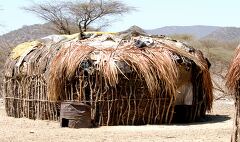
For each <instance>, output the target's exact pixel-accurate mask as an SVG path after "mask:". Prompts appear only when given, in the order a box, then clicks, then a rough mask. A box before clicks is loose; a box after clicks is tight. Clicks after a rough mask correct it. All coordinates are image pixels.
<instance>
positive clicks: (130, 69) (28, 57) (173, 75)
mask: <svg viewBox="0 0 240 142" xmlns="http://www.w3.org/2000/svg"><path fill="white" fill-rule="evenodd" d="M77 37H78V35H77V34H75V35H70V36H64V35H63V36H56V35H53V36H48V37H46V38H43V39H40V40H38V41H32V42H28V43H23V44H20V45H18V46H17V47H16V48H15V49H14V50H13V51H12V54H11V56H10V58H9V59H8V61H7V63H6V65H5V83H4V87H5V104H6V112H7V115H8V116H13V117H27V118H31V119H48V120H59V117H60V113H62V114H66V113H67V111H68V110H76V111H77V113H78V114H79V115H78V116H77V117H78V118H79V119H80V118H84V121H88V123H91V124H89V125H88V127H90V126H92V125H138V124H161V123H171V122H172V121H175V120H184V121H188V122H191V121H195V120H196V119H197V118H200V117H203V116H204V115H205V114H206V111H210V110H211V107H212V101H213V97H212V95H213V94H212V83H211V78H210V74H209V62H208V61H207V59H206V58H204V56H203V55H202V53H201V52H200V51H199V50H196V49H194V48H192V47H191V46H189V45H187V44H185V43H183V42H180V41H177V40H172V39H170V38H167V37H165V36H148V35H141V34H139V33H134V34H117V33H101V32H100V33H85V34H84V36H83V39H82V40H78V39H77ZM68 104H72V105H71V106H69V105H68ZM60 105H61V109H62V110H61V112H60ZM64 108H65V109H64ZM71 114H72V113H68V116H69V118H67V119H71V118H72V117H71ZM74 117H75V116H74ZM60 119H61V121H62V120H63V119H64V117H61V118H60ZM69 123H70V121H69Z"/></svg>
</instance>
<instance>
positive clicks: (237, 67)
mask: <svg viewBox="0 0 240 142" xmlns="http://www.w3.org/2000/svg"><path fill="white" fill-rule="evenodd" d="M235 53H236V54H235V56H234V58H233V60H232V62H231V65H230V68H229V70H228V73H227V83H226V84H227V86H228V87H229V89H231V90H235V89H236V87H237V86H238V83H239V80H240V46H238V47H237V48H236V52H235Z"/></svg>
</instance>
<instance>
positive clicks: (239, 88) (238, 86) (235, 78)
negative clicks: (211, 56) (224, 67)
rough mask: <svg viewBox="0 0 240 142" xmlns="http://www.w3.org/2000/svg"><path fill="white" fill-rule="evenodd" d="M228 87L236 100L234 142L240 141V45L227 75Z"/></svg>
mask: <svg viewBox="0 0 240 142" xmlns="http://www.w3.org/2000/svg"><path fill="white" fill-rule="evenodd" d="M226 84H227V86H228V88H229V89H230V90H231V91H232V92H233V94H234V96H235V97H234V98H235V108H236V114H235V120H234V133H233V135H232V142H239V141H240V45H239V46H238V48H237V49H236V55H235V57H234V59H233V60H232V63H231V65H230V68H229V70H228V73H227V83H226Z"/></svg>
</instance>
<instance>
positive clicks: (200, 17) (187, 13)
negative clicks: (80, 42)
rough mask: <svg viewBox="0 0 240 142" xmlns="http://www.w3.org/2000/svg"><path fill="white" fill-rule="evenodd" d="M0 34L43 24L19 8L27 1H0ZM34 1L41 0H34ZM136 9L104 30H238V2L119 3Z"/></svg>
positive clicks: (145, 0) (28, 1) (165, 0)
mask: <svg viewBox="0 0 240 142" xmlns="http://www.w3.org/2000/svg"><path fill="white" fill-rule="evenodd" d="M0 1H1V3H0V7H1V9H3V10H2V11H0V17H1V18H0V23H1V25H3V26H2V27H0V34H3V33H6V32H9V31H12V30H15V29H18V28H21V27H22V26H23V25H32V24H37V23H44V21H42V20H40V19H39V18H38V17H36V16H35V15H33V14H31V13H28V12H25V11H23V10H21V9H20V8H21V7H23V6H28V5H31V0H0ZM34 1H35V2H37V1H41V0H34ZM122 1H123V2H125V3H126V4H128V5H130V6H134V7H136V8H137V9H138V10H137V11H135V12H132V13H130V14H128V15H125V16H121V17H118V20H116V21H115V22H114V23H113V24H112V26H111V27H108V28H107V29H106V30H107V31H121V30H125V29H127V28H128V27H130V26H132V25H137V26H140V27H142V28H144V29H154V28H160V27H163V26H172V25H176V26H191V25H211V26H227V27H229V26H234V27H240V18H239V15H240V9H239V6H240V0H122Z"/></svg>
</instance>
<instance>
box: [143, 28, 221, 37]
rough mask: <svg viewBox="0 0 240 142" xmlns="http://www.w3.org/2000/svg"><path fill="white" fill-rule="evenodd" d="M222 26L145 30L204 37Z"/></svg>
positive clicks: (155, 32) (154, 32)
mask: <svg viewBox="0 0 240 142" xmlns="http://www.w3.org/2000/svg"><path fill="white" fill-rule="evenodd" d="M219 28H221V27H217V26H167V27H162V28H157V29H151V30H145V31H146V32H147V33H149V34H160V35H173V34H190V35H193V36H194V37H196V38H202V37H205V36H207V35H208V34H210V33H212V32H214V31H216V30H217V29H219Z"/></svg>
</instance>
